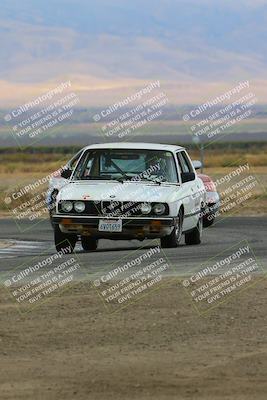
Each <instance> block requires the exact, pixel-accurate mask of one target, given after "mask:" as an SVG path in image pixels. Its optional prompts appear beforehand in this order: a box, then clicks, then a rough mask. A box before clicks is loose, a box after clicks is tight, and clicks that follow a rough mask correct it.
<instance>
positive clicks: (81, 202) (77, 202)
mask: <svg viewBox="0 0 267 400" xmlns="http://www.w3.org/2000/svg"><path fill="white" fill-rule="evenodd" d="M77 204H82V205H83V209H82V210H77ZM73 209H74V211H76V212H77V213H78V214H81V213H83V212H84V211H85V202H84V201H82V200H77V201H74V203H73Z"/></svg>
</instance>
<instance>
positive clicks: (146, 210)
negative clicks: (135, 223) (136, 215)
mask: <svg viewBox="0 0 267 400" xmlns="http://www.w3.org/2000/svg"><path fill="white" fill-rule="evenodd" d="M151 208H152V207H151V205H150V204H149V203H143V204H141V213H142V214H149V213H150V212H151Z"/></svg>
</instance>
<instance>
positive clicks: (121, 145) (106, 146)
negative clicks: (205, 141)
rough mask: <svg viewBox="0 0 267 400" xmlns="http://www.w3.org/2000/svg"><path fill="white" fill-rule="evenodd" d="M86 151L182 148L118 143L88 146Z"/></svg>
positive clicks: (168, 149)
mask: <svg viewBox="0 0 267 400" xmlns="http://www.w3.org/2000/svg"><path fill="white" fill-rule="evenodd" d="M87 149H143V150H165V151H177V150H182V149H184V148H183V147H181V146H176V145H172V144H161V143H129V142H119V143H101V144H92V145H90V146H87V147H84V149H83V150H87Z"/></svg>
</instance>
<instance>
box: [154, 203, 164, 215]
mask: <svg viewBox="0 0 267 400" xmlns="http://www.w3.org/2000/svg"><path fill="white" fill-rule="evenodd" d="M157 207H162V209H161V211H160V212H156V208H157ZM166 210H167V208H166V205H165V204H164V203H156V204H154V205H153V213H154V214H155V215H164V214H165V213H166Z"/></svg>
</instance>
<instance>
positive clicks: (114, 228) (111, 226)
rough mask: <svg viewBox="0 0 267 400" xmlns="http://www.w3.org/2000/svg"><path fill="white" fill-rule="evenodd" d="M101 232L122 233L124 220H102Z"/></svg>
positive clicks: (100, 222) (100, 223) (99, 227)
mask: <svg viewBox="0 0 267 400" xmlns="http://www.w3.org/2000/svg"><path fill="white" fill-rule="evenodd" d="M98 230H99V232H122V220H121V219H118V220H114V219H113V220H110V219H100V221H99V225H98Z"/></svg>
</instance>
